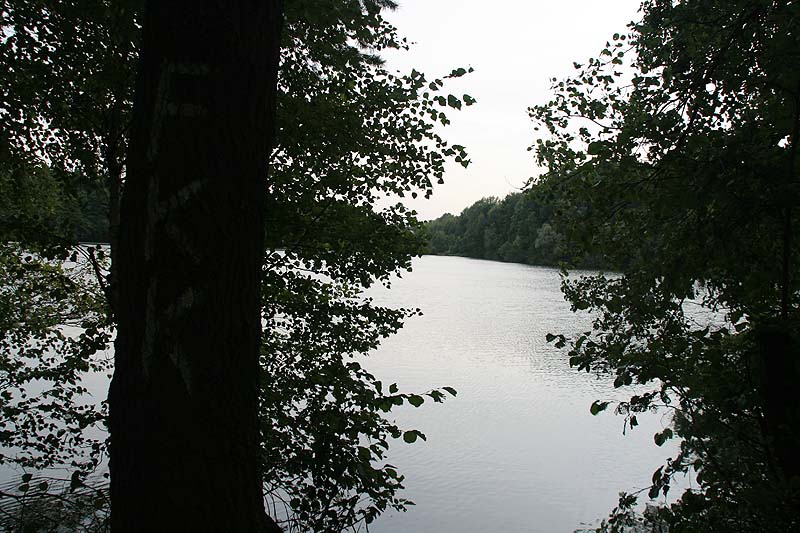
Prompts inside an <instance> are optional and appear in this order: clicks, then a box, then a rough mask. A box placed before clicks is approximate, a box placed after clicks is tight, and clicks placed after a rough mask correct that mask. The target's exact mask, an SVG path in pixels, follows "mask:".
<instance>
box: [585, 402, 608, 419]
mask: <svg viewBox="0 0 800 533" xmlns="http://www.w3.org/2000/svg"><path fill="white" fill-rule="evenodd" d="M609 403H611V402H599V401H597V400H595V401H594V402H592V406H591V407H590V408H589V412H590V413H592V415H593V416H596V415H597V414H598V413H601V412H603V411H605V410H606V408H607V407H608V404H609Z"/></svg>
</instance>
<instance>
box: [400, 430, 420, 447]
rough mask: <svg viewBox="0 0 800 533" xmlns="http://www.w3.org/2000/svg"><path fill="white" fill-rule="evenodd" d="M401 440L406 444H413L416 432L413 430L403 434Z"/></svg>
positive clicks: (415, 439)
mask: <svg viewBox="0 0 800 533" xmlns="http://www.w3.org/2000/svg"><path fill="white" fill-rule="evenodd" d="M403 440H404V441H406V442H407V443H408V444H413V443H415V442H416V441H417V432H416V431H415V430H411V431H406V432H405V433H403Z"/></svg>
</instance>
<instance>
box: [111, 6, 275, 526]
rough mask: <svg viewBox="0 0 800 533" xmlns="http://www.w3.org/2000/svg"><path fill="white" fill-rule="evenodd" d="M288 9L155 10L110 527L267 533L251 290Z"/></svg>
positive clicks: (134, 164)
mask: <svg viewBox="0 0 800 533" xmlns="http://www.w3.org/2000/svg"><path fill="white" fill-rule="evenodd" d="M281 10H282V6H281V2H280V1H279V0H271V1H265V2H257V3H250V2H237V1H234V2H223V1H219V0H201V1H196V2H188V1H181V2H161V3H158V2H150V3H148V4H147V8H146V10H145V14H144V17H143V31H144V34H143V39H142V48H141V56H140V70H139V76H138V80H137V87H136V95H135V100H134V108H133V124H132V133H131V137H130V147H129V153H128V160H127V179H126V182H125V187H124V192H123V195H122V203H121V221H120V240H119V255H118V258H119V265H118V266H119V270H118V272H119V280H118V283H119V286H118V305H117V306H116V313H117V322H118V329H117V340H116V343H115V349H116V353H115V369H114V377H113V380H112V383H111V390H110V393H109V403H110V430H111V449H110V451H111V465H110V466H111V502H112V503H111V505H112V530H113V531H115V532H124V531H131V532H133V531H137V532H140V531H242V532H244V531H276V530H279V529H278V528H277V526H275V524H274V523H273V522H272V521H271V520H270V519H269V518H268V517H267V515H266V513H265V512H264V504H263V497H262V488H261V476H260V467H259V458H258V451H259V424H258V398H259V382H258V376H259V347H260V339H261V305H260V294H261V290H260V283H261V267H262V261H263V246H264V226H265V216H264V203H265V199H266V190H267V189H266V186H267V182H266V177H267V160H268V157H269V153H270V146H271V144H272V139H273V129H274V113H275V88H276V80H277V67H278V50H279V44H280V40H279V30H280V21H281Z"/></svg>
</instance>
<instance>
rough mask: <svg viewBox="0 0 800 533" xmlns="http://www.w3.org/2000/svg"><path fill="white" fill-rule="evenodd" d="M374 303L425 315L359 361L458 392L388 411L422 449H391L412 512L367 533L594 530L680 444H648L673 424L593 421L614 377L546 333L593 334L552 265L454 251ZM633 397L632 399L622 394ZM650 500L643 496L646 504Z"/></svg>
mask: <svg viewBox="0 0 800 533" xmlns="http://www.w3.org/2000/svg"><path fill="white" fill-rule="evenodd" d="M370 296H372V297H373V298H374V299H375V301H376V303H378V304H381V305H386V306H391V307H398V306H403V307H420V308H421V309H422V311H423V313H424V316H422V317H415V318H412V319H411V320H409V321H408V322H407V324H406V326H405V327H404V328H403V330H402V331H401V332H400V333H399V334H398V335H396V336H394V337H391V338H389V339H387V340H385V341H384V343H383V345H382V346H381V348H380V349H379V350H378V351H377V352H376V353H374V354H373V355H372V356H370V357H368V358H367V359H366V362H365V363H364V366H366V367H367V368H368V369H370V370H371V371H372V372H373V373H374V374H375V375H376V376H377V377H378V378H379V379H381V380H383V381H385V382H388V383H391V382H397V383H398V385H399V386H400V390H401V391H402V392H425V391H427V390H429V389H431V388H434V387H441V386H444V385H449V386H452V387H454V388H456V389H457V390H458V396H457V397H456V398H449V399H448V400H447V401H446V402H445V403H444V404H435V403H433V402H432V401H430V400H428V401H426V402H425V404H424V405H423V406H422V407H420V408H418V409H414V408H410V407H408V408H406V407H405V406H404V407H403V408H402V409H398V410H397V411H396V412H394V413H393V414H392V416H393V417H394V418H396V420H397V421H398V422H399V424H400V425H401V427H405V428H406V429H408V428H417V429H419V430H421V431H422V432H423V433H425V434H426V436H427V442H423V441H419V440H418V441H417V442H416V443H414V444H410V445H407V444H404V443H402V442H400V441H398V442H397V443H396V444H395V445H394V446H393V448H392V450H390V455H389V462H390V463H392V464H394V465H396V466H398V468H399V470H400V471H401V472H402V473H404V474H405V476H406V480H405V486H406V488H407V490H406V491H405V493H404V494H403V497H406V498H409V499H411V500H413V501H414V502H415V503H416V506H414V507H411V508H410V509H409V511H408V512H406V513H396V512H387V513H386V514H385V515H384V516H382V517H381V518H379V519H378V520H377V521H376V522H375V523H374V524H372V525H371V526H370V531H372V532H373V533H399V532H403V533H407V532H415V533H434V532H435V533H442V532H451V531H452V532H461V533H469V532H475V533H477V532H482V533H484V532H486V531H502V532H506V533H522V532H526V533H528V532H532V533H534V532H542V533H560V532H563V533H571V532H573V531H575V530H576V529H579V528H581V527H586V526H587V525H596V524H597V521H598V519H601V518H604V517H605V516H607V514H608V513H609V511H611V509H612V508H613V507H614V506H615V505H616V503H617V497H618V493H619V491H623V490H624V491H628V492H631V491H634V490H636V489H638V488H642V487H645V486H648V485H649V482H650V478H651V475H652V472H653V471H654V470H655V469H656V468H657V467H658V466H660V465H661V464H662V463H663V460H664V459H665V458H667V457H668V456H670V455H672V456H674V455H675V454H676V450H677V443H675V442H670V443H668V444H667V445H665V446H664V447H661V448H659V447H657V446H656V445H655V444H654V443H653V433H654V432H655V431H657V430H659V429H660V428H662V427H665V426H666V425H667V424H668V422H669V420H668V419H667V418H666V417H665V416H663V415H659V414H652V415H650V416H641V417H640V426H639V427H637V428H635V429H634V430H633V431H630V430H629V431H628V434H627V435H623V434H622V430H623V419H622V418H621V417H618V416H614V415H613V414H612V413H611V412H610V409H609V412H606V413H602V414H600V415H598V416H592V415H591V414H590V413H589V406H590V405H591V403H592V401H593V400H596V399H605V400H608V399H613V398H623V397H625V391H624V390H623V391H620V390H614V388H613V386H612V385H611V382H612V381H613V379H609V378H608V377H604V378H597V377H596V376H594V375H592V374H586V373H580V372H578V371H576V370H574V369H571V368H570V367H569V363H568V361H567V357H566V353H565V352H563V351H560V350H556V349H554V348H553V347H552V345H549V344H548V343H547V342H546V341H545V335H546V334H547V333H548V332H554V333H556V332H559V333H568V332H576V331H579V330H583V329H584V328H587V327H590V326H589V317H588V316H587V315H582V316H577V315H575V314H573V313H572V312H570V310H569V305H568V304H567V303H566V302H565V301H564V299H563V297H562V295H561V292H560V277H559V273H558V271H557V270H556V269H551V268H543V267H531V266H526V265H519V264H510V263H497V262H492V261H481V260H473V259H465V258H459V257H436V256H425V257H422V258H419V259H417V260H415V262H414V271H413V272H412V273H410V274H405V275H404V276H403V277H402V279H399V280H397V281H395V282H394V283H393V284H392V289H391V290H385V289H383V288H377V289H373V290H371V291H370ZM628 392H630V391H628ZM643 499H646V496H643Z"/></svg>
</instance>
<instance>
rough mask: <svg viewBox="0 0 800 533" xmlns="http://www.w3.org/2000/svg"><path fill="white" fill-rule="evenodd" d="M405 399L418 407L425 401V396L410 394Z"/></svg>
mask: <svg viewBox="0 0 800 533" xmlns="http://www.w3.org/2000/svg"><path fill="white" fill-rule="evenodd" d="M406 399H407V400H408V403H410V404H411V405H413V406H414V407H419V406H420V405H422V404H423V403H424V402H425V398H423V397H422V396H417V395H416V394H412V395H411V396H409V397H408V398H406Z"/></svg>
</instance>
